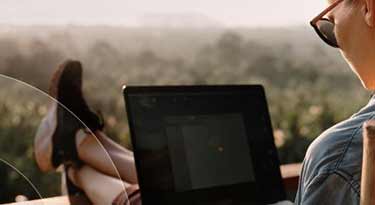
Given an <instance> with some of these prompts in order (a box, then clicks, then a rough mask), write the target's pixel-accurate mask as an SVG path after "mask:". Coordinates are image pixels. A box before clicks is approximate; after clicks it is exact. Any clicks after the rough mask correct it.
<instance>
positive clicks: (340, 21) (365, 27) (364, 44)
mask: <svg viewBox="0 0 375 205" xmlns="http://www.w3.org/2000/svg"><path fill="white" fill-rule="evenodd" d="M371 1H373V2H375V0H344V2H342V3H340V4H339V5H338V6H337V7H336V8H335V9H334V10H332V12H330V13H329V14H328V18H329V19H330V20H331V21H333V22H334V23H335V25H336V26H335V35H336V38H337V42H338V44H339V46H340V49H341V53H342V54H343V56H344V58H345V59H346V61H347V62H348V63H349V64H350V66H351V68H352V69H353V71H354V72H355V73H356V74H357V75H358V77H359V78H360V79H361V81H362V84H363V85H364V87H365V88H367V89H371V90H375V28H374V26H373V15H372V13H370V12H373V10H374V9H373V8H369V2H371ZM334 2H335V0H329V3H330V4H332V3H334Z"/></svg>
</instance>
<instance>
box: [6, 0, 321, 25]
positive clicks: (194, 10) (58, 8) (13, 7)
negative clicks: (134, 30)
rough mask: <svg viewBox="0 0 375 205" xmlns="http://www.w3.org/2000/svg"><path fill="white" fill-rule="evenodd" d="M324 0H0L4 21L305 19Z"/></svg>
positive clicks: (102, 22) (249, 21)
mask: <svg viewBox="0 0 375 205" xmlns="http://www.w3.org/2000/svg"><path fill="white" fill-rule="evenodd" d="M326 5H327V3H326V1H325V0H132V1H130V0H59V1H57V0H1V4H0V24H22V25H29V24H75V25H80V24H84V25H97V24H100V25H128V26H129V25H130V26H136V25H139V19H140V17H142V16H153V15H161V14H163V15H164V14H167V15H169V16H173V15H176V14H184V15H200V16H205V17H207V19H210V20H212V21H215V22H218V23H220V25H223V26H226V27H238V26H241V27H243V26H245V27H254V26H256V27H259V26H263V27H283V26H295V25H306V24H307V23H308V21H309V20H310V19H312V18H313V17H314V16H315V15H317V14H318V13H319V12H320V11H322V10H323V9H324V8H325V7H326Z"/></svg>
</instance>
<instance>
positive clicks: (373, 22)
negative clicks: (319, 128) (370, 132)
mask: <svg viewBox="0 0 375 205" xmlns="http://www.w3.org/2000/svg"><path fill="white" fill-rule="evenodd" d="M329 3H330V6H329V7H328V8H327V9H326V10H325V11H323V12H322V13H321V14H320V15H318V16H317V17H316V18H315V19H314V20H313V21H312V22H311V24H312V26H313V27H314V28H315V30H316V31H317V33H318V35H319V36H320V37H321V38H322V39H323V40H324V41H325V42H326V43H327V44H329V45H330V46H333V47H335V48H339V49H340V51H341V53H342V55H343V57H344V58H345V60H346V61H347V62H348V63H349V65H350V66H351V68H352V70H353V71H354V73H355V74H356V75H357V76H358V78H359V79H360V80H361V81H362V84H363V86H364V87H365V88H366V89H368V90H374V89H375V27H374V26H375V0H336V1H334V0H329ZM343 100H344V99H343ZM347 100H350V99H347ZM374 116H375V97H372V98H371V100H370V102H369V103H368V104H367V105H366V106H365V107H363V108H362V109H361V110H360V111H359V112H357V113H355V114H354V115H353V116H352V117H350V118H349V119H347V120H345V121H343V122H340V123H338V124H337V125H335V126H333V127H332V128H330V129H328V130H326V131H325V132H324V133H322V134H321V135H320V136H319V137H318V138H317V139H316V140H315V141H314V142H313V143H312V144H311V145H310V147H309V149H308V151H307V153H306V156H305V159H304V162H303V168H302V173H301V178H300V182H299V189H298V193H297V197H296V200H295V204H304V205H305V204H307V205H310V204H311V205H315V204H330V205H335V204H340V205H342V204H359V200H360V178H361V165H362V125H363V124H364V122H366V121H368V120H371V119H373V118H374Z"/></svg>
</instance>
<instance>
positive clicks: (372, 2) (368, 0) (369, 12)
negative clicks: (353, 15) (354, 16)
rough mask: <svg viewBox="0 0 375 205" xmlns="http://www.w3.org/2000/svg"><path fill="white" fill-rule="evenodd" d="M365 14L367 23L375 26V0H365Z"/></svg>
mask: <svg viewBox="0 0 375 205" xmlns="http://www.w3.org/2000/svg"><path fill="white" fill-rule="evenodd" d="M364 1H365V2H364V3H365V5H364V8H363V12H364V13H363V14H364V17H365V21H366V23H367V25H368V26H369V27H371V28H373V27H374V26H375V0H364Z"/></svg>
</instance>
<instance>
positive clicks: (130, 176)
mask: <svg viewBox="0 0 375 205" xmlns="http://www.w3.org/2000/svg"><path fill="white" fill-rule="evenodd" d="M95 135H96V137H97V139H98V140H99V142H100V143H101V144H102V145H103V146H101V145H100V144H99V143H98V141H97V139H96V138H95V137H93V136H91V135H88V136H86V137H84V140H82V141H81V142H79V141H77V150H78V155H79V158H80V159H81V160H82V161H84V162H85V163H86V164H88V165H90V166H91V167H93V168H95V169H96V170H98V171H100V172H102V173H104V174H107V175H110V176H112V177H118V174H117V172H116V169H115V167H116V168H117V170H118V172H119V174H120V177H121V178H122V179H123V180H125V181H127V182H129V183H132V184H137V183H138V179H137V173H136V169H135V162H134V156H133V153H132V152H131V151H129V150H127V149H125V148H124V147H122V146H120V145H119V144H117V143H115V142H114V141H112V140H111V139H110V138H108V137H107V136H105V134H104V133H103V132H101V131H97V132H95ZM103 147H104V149H105V150H104V149H103ZM105 151H106V152H105ZM107 153H108V154H107ZM108 155H109V156H108ZM109 157H110V158H111V159H112V161H113V163H114V166H115V167H113V164H112V161H110V160H109Z"/></svg>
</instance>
